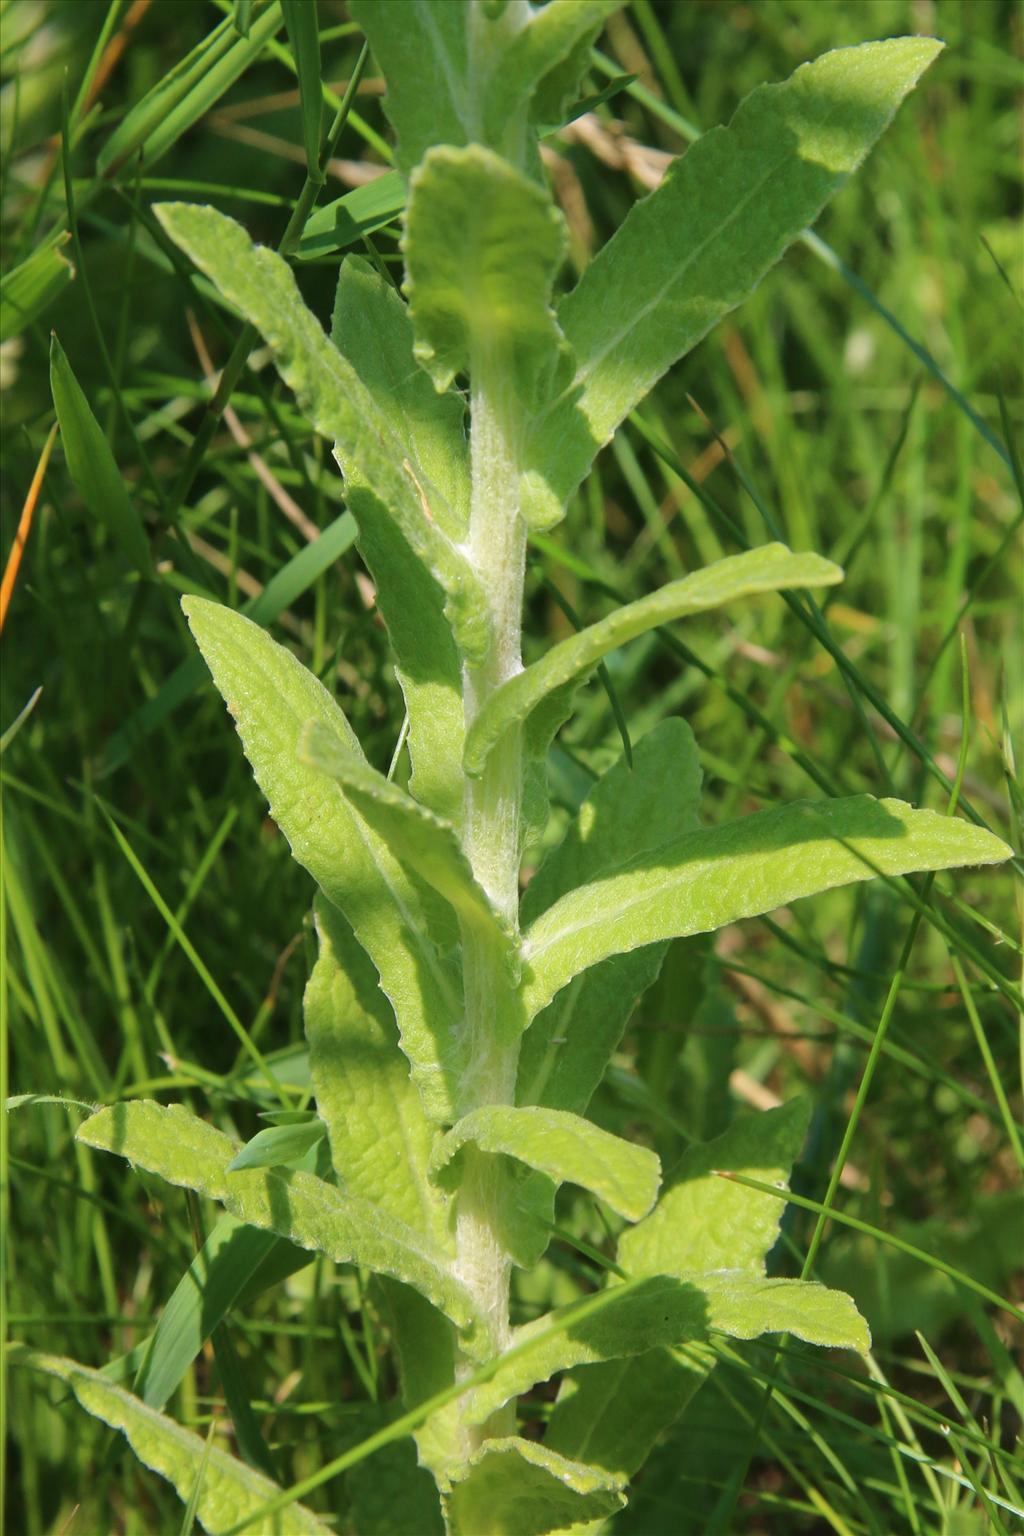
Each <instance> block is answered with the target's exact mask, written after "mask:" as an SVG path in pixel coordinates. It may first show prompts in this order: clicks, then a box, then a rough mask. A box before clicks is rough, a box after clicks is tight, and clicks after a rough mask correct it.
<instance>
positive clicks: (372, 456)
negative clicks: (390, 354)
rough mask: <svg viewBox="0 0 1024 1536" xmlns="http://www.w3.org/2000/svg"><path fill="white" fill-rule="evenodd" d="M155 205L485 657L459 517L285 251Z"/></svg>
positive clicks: (474, 650)
mask: <svg viewBox="0 0 1024 1536" xmlns="http://www.w3.org/2000/svg"><path fill="white" fill-rule="evenodd" d="M154 212H155V213H156V215H157V217H158V218H159V220H160V222H161V224H162V225H163V227H164V229H165V230H166V232H167V234H168V235H169V236H170V238H171V239H172V240H173V241H174V242H175V244H176V245H178V246H180V248H181V249H182V250H183V251H185V253H186V255H188V256H189V257H190V258H191V260H192V261H193V262H194V263H195V264H196V266H198V267H199V268H200V270H201V271H203V272H204V273H205V274H206V275H207V276H208V277H209V278H210V279H211V280H212V281H213V282H214V283H216V285H217V287H218V288H219V289H220V291H221V293H222V294H223V295H224V297H225V298H226V299H228V300H229V301H230V302H231V303H232V304H233V305H235V306H236V307H237V308H238V309H239V311H240V312H241V313H242V314H243V315H244V316H245V318H246V319H247V320H248V321H249V323H250V324H251V325H253V326H255V328H256V329H257V330H258V331H259V332H260V334H261V335H262V336H263V338H264V340H265V341H266V342H267V345H268V346H269V347H270V349H271V351H272V353H273V354H274V360H275V363H276V365H277V369H278V372H279V373H280V374H281V377H282V378H283V379H284V381H285V383H286V384H287V385H288V386H289V388H290V389H292V390H293V391H294V392H295V395H296V397H297V398H298V400H299V403H300V405H301V406H302V408H303V410H304V411H305V412H306V413H307V415H308V416H309V418H310V421H311V422H312V424H313V426H314V427H315V428H316V430H317V431H318V432H319V433H321V435H322V436H324V437H326V438H327V439H328V440H330V441H333V442H334V443H335V444H336V449H337V453H338V457H339V459H340V461H341V464H342V468H343V470H344V471H345V473H346V474H349V473H352V472H355V474H356V475H357V476H358V478H359V479H360V480H362V481H365V483H366V484H368V485H369V486H370V488H371V489H372V490H373V492H374V494H375V495H377V496H379V497H380V499H381V501H382V502H383V503H384V505H385V506H386V507H387V509H388V512H389V513H390V515H391V516H392V517H393V518H394V519H395V521H396V523H397V525H398V526H399V528H400V529H401V531H402V534H403V536H404V537H405V539H406V540H407V542H408V544H409V547H410V548H411V549H412V550H414V551H415V553H416V555H417V556H418V558H419V559H420V560H422V561H423V563H424V565H425V566H426V568H427V569H428V570H429V571H430V573H431V574H432V576H433V577H434V579H435V580H436V581H437V582H438V585H439V586H440V587H441V588H442V590H443V591H444V593H445V596H446V599H447V611H448V615H449V619H450V622H451V624H452V627H453V629H454V631H455V633H456V637H457V638H458V639H459V642H460V644H461V645H462V646H463V648H464V650H465V651H466V653H467V655H471V656H473V657H475V658H479V657H482V656H483V655H484V654H485V653H486V649H487V644H488V626H487V615H486V604H485V600H484V597H483V594H482V592H481V591H480V586H479V582H478V581H477V578H476V575H475V573H474V572H473V570H472V569H471V567H470V566H469V564H468V562H467V561H466V559H465V558H464V556H463V555H462V554H461V553H460V551H459V550H458V548H457V543H456V541H457V540H458V538H459V536H460V533H461V531H462V530H461V526H460V523H459V520H458V516H457V514H456V513H455V512H454V511H453V509H452V508H451V507H449V505H448V503H447V501H446V499H445V498H444V496H443V495H442V494H441V492H440V491H439V490H437V488H436V487H434V486H432V485H431V484H430V482H429V479H428V477H427V475H426V472H425V471H424V470H423V468H422V466H415V465H412V464H410V463H409V460H408V456H407V455H406V454H405V453H404V451H403V448H402V444H401V442H400V441H399V440H398V439H396V436H395V433H394V431H393V429H392V426H391V423H390V422H389V420H388V418H387V416H386V414H384V413H382V412H381V411H380V410H379V409H378V407H377V405H376V403H375V401H374V399H373V397H372V396H371V394H370V392H369V390H367V389H366V387H365V386H364V385H363V383H362V382H361V380H360V379H359V377H358V375H357V374H356V372H355V369H354V368H353V367H352V366H351V364H350V363H349V362H348V360H347V359H346V358H345V357H343V356H342V354H341V353H339V352H338V350H337V348H336V347H333V346H332V345H331V343H330V341H329V339H328V337H327V336H325V334H324V332H323V329H322V328H321V326H320V323H319V321H318V320H316V318H315V317H314V316H313V315H312V314H311V313H310V311H309V310H308V309H307V308H306V306H305V304H304V303H303V301H302V298H301V296H300V294H299V291H298V288H297V287H296V284H295V279H294V277H293V275H292V271H291V268H290V267H289V266H288V263H287V262H286V261H285V260H284V259H283V258H282V257H281V256H279V255H278V254H277V252H276V251H271V250H269V249H267V248H266V247H264V246H254V245H253V243H252V241H251V240H250V239H249V237H248V235H247V234H246V232H245V230H243V229H242V227H241V226H240V225H239V224H236V223H235V221H234V219H229V218H226V217H225V216H224V215H223V214H220V213H217V212H216V211H215V210H214V209H212V208H204V207H193V206H191V205H190V204H187V203H161V204H157V205H156V206H155V208H154Z"/></svg>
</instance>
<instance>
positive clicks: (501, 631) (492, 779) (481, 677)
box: [456, 356, 526, 1440]
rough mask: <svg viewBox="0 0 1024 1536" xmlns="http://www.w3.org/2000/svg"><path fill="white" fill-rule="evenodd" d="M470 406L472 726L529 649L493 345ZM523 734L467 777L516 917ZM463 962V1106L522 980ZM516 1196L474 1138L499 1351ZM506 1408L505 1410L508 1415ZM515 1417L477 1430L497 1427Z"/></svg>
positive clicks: (483, 1301)
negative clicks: (479, 620) (486, 612)
mask: <svg viewBox="0 0 1024 1536" xmlns="http://www.w3.org/2000/svg"><path fill="white" fill-rule="evenodd" d="M474 363H475V366H474V369H473V400H472V406H473V415H472V444H471V449H472V472H473V500H472V510H471V515H470V535H469V555H470V558H471V560H472V562H473V566H474V568H475V570H476V572H477V575H478V576H479V578H480V580H481V583H482V585H483V587H484V590H485V592H486V593H487V597H488V602H489V606H490V613H491V644H490V649H489V651H488V654H487V657H486V659H485V660H484V661H483V662H481V663H480V664H479V665H477V666H468V665H467V666H466V667H465V669H464V673H463V698H464V705H465V716H466V725H467V727H468V726H469V725H470V724H471V722H472V720H473V719H474V717H475V715H476V714H477V713H478V711H479V710H480V709H481V708H482V707H483V705H484V704H485V703H486V702H487V700H488V698H489V697H490V696H491V694H492V693H493V692H494V690H495V689H496V688H499V687H500V686H501V684H502V683H504V682H507V681H508V679H509V678H511V677H514V676H515V675H516V673H517V672H520V671H521V670H522V656H521V650H520V643H521V626H522V601H523V572H524V566H525V560H526V530H525V526H524V524H523V521H522V518H521V517H520V515H519V492H518V486H519V468H518V457H519V455H518V448H517V441H516V439H517V434H518V409H517V407H516V406H515V405H514V404H510V403H509V401H508V400H507V397H506V395H505V393H504V391H503V388H502V382H503V381H502V376H501V374H502V370H501V368H500V365H498V364H497V363H496V361H495V360H492V359H489V358H487V357H486V356H481V357H478V358H476V359H474ZM522 779H523V769H522V746H521V741H520V737H519V733H518V732H509V733H508V736H507V737H506V741H505V743H504V744H503V746H502V747H501V748H500V749H499V750H498V751H495V752H494V753H492V754H491V758H490V761H489V762H488V765H487V769H486V771H485V773H484V775H483V776H482V777H481V778H480V779H467V781H466V792H465V793H466V800H465V834H464V838H465V849H466V854H467V856H468V858H469V861H470V863H471V865H472V867H473V872H474V874H475V875H476V877H477V879H478V880H479V882H480V884H481V885H482V886H483V888H484V890H485V891H486V892H487V894H488V895H489V896H490V898H491V901H492V902H493V903H494V906H495V909H496V910H497V911H498V912H499V913H500V914H501V916H502V917H503V918H504V919H505V921H506V922H507V923H508V924H509V925H510V926H511V927H513V928H514V927H515V926H516V923H517V920H518V911H519V836H520V832H519V822H520V810H521V801H522ZM463 974H464V984H465V1000H466V1029H467V1034H468V1039H469V1046H470V1049H469V1068H468V1071H467V1074H466V1080H465V1082H464V1084H463V1092H462V1096H461V1098H462V1101H461V1104H460V1109H461V1111H462V1113H467V1112H468V1111H469V1110H471V1109H474V1108H477V1107H479V1106H480V1105H484V1104H510V1103H512V1102H513V1100H514V1097H515V1076H516V1066H517V1062H518V1057H519V1042H518V1040H517V1039H516V1040H512V1041H509V1040H508V1038H507V1031H503V1030H502V1020H503V1018H504V1016H505V1014H506V1011H507V1004H508V1002H509V999H510V994H511V990H512V987H513V985H514V983H513V978H512V977H511V975H510V973H509V971H508V967H507V963H506V960H505V957H504V955H503V954H502V952H501V950H500V948H498V947H497V946H496V945H494V944H493V943H489V942H487V941H486V940H480V939H478V938H477V937H476V936H475V935H474V934H473V933H471V932H470V931H469V929H468V927H467V928H466V929H465V930H464V932H463ZM507 1199H508V1187H507V1182H506V1175H505V1170H504V1166H503V1163H502V1160H501V1159H498V1158H494V1157H488V1156H487V1155H486V1154H483V1153H480V1152H477V1151H475V1150H474V1149H473V1148H472V1147H467V1148H466V1150H465V1152H464V1153H463V1178H462V1183H461V1187H460V1190H459V1200H458V1217H457V1226H456V1247H457V1259H456V1269H457V1273H458V1275H459V1278H460V1279H461V1280H462V1281H463V1283H464V1284H465V1285H466V1286H467V1287H468V1289H469V1290H470V1292H471V1293H472V1295H473V1296H474V1298H475V1299H476V1302H477V1305H478V1307H479V1308H480V1311H481V1313H482V1315H483V1316H484V1318H485V1319H486V1320H487V1323H488V1327H489V1331H490V1336H491V1337H490V1342H491V1347H492V1349H493V1350H494V1352H498V1351H500V1350H501V1349H503V1348H504V1347H505V1346H506V1345H507V1343H508V1339H509V1323H508V1289H509V1272H510V1268H511V1265H510V1260H509V1257H508V1254H507V1252H506V1249H505V1245H504V1242H503V1240H502V1236H501V1232H502V1221H501V1218H502V1206H503V1203H504V1202H506V1201H507ZM505 1417H507V1415H505ZM509 1427H510V1426H508V1425H507V1424H504V1423H503V1424H502V1425H500V1426H498V1425H491V1426H488V1427H485V1429H483V1430H480V1431H476V1432H474V1433H475V1437H476V1438H477V1439H478V1440H479V1439H483V1438H485V1437H486V1434H487V1433H488V1432H494V1430H495V1429H498V1428H500V1429H501V1430H503V1431H504V1432H505V1433H507V1432H508V1429H509Z"/></svg>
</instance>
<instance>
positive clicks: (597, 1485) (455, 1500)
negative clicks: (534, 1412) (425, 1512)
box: [444, 1436, 626, 1536]
mask: <svg viewBox="0 0 1024 1536" xmlns="http://www.w3.org/2000/svg"><path fill="white" fill-rule="evenodd" d="M625 1502H626V1500H625V1496H624V1495H623V1493H622V1489H621V1484H620V1483H619V1481H618V1480H617V1479H614V1478H610V1477H608V1476H607V1475H606V1474H603V1473H601V1472H599V1471H597V1470H596V1469H595V1468H593V1467H587V1466H583V1465H582V1464H581V1463H579V1462H575V1461H567V1460H566V1458H565V1457H564V1456H559V1455H557V1454H556V1453H555V1452H553V1451H550V1450H548V1449H547V1448H546V1447H545V1446H542V1445H537V1444H536V1443H535V1442H534V1441H532V1440H521V1439H519V1438H518V1437H516V1436H509V1437H508V1438H506V1439H492V1440H487V1441H486V1442H485V1443H484V1444H483V1445H482V1446H481V1447H480V1449H479V1450H478V1451H477V1452H475V1454H474V1455H473V1457H472V1458H471V1460H470V1461H469V1463H468V1464H467V1465H466V1467H465V1468H464V1469H463V1470H462V1473H461V1475H460V1476H459V1480H458V1481H457V1482H456V1483H455V1484H454V1485H453V1487H452V1488H451V1490H450V1492H449V1493H448V1494H447V1495H446V1497H445V1500H444V1504H445V1514H446V1517H447V1526H448V1530H449V1531H450V1533H451V1536H545V1533H546V1532H548V1531H556V1530H568V1529H570V1528H571V1529H572V1530H574V1531H581V1530H582V1527H583V1525H584V1523H587V1524H589V1523H590V1522H592V1521H595V1520H603V1519H604V1518H605V1517H606V1516H609V1515H613V1514H614V1513H615V1511H616V1510H619V1509H621V1508H622V1507H623V1505H624V1504H625Z"/></svg>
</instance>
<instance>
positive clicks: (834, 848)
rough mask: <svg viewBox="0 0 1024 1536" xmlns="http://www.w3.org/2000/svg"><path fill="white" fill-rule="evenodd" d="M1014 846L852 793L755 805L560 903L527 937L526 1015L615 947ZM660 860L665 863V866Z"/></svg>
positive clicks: (976, 860)
mask: <svg viewBox="0 0 1024 1536" xmlns="http://www.w3.org/2000/svg"><path fill="white" fill-rule="evenodd" d="M1010 852H1011V850H1010V849H1009V848H1007V846H1006V844H1005V843H1003V842H1002V841H1001V839H999V838H998V837H995V836H994V835H993V834H992V833H991V832H987V831H985V830H983V829H982V828H980V827H975V826H972V825H971V824H970V823H969V822H964V821H960V820H956V819H953V818H950V817H947V816H940V815H938V814H937V813H936V812H934V811H920V810H914V809H912V808H911V807H910V806H907V805H904V804H903V803H902V802H901V801H898V800H875V799H874V798H873V797H872V796H871V795H856V796H853V797H852V798H850V799H847V800H833V801H824V802H820V803H811V802H798V803H796V804H794V805H791V806H785V807H782V808H781V809H778V810H772V811H759V812H757V813H755V814H754V815H752V816H746V817H743V818H742V819H741V820H740V821H735V822H730V823H728V824H726V825H725V826H722V827H714V828H710V829H704V830H701V831H698V832H693V833H689V834H686V835H685V836H683V837H681V838H678V839H676V840H675V842H673V843H671V844H668V845H666V847H665V848H664V849H662V850H661V851H660V853H658V854H652V855H647V856H646V859H647V865H646V867H645V863H644V859H643V858H641V859H640V860H639V861H637V862H636V863H635V864H634V865H633V866H626V867H625V868H623V869H622V870H620V871H618V872H617V873H613V874H609V875H607V876H605V877H604V878H602V879H600V880H597V881H594V882H592V883H591V884H590V885H587V886H584V887H582V889H580V890H577V891H575V892H573V893H572V895H571V896H569V897H563V898H562V899H561V900H560V901H558V902H556V903H555V904H554V906H553V907H551V908H550V909H549V910H548V911H547V912H545V913H544V914H543V915H542V916H541V917H540V918H538V919H537V920H536V922H534V924H533V925H532V927H531V928H530V929H529V930H528V932H527V934H526V936H525V939H524V944H523V958H524V960H525V962H526V963H527V965H528V966H529V967H530V968H531V969H532V973H533V974H532V976H531V977H530V978H529V979H527V980H526V981H525V982H524V1001H525V1005H526V1011H527V1016H528V1017H530V1016H532V1015H533V1014H535V1013H537V1012H538V1011H539V1010H540V1009H541V1008H542V1007H545V1006H546V1005H547V1003H549V1002H550V1000H551V998H552V997H554V995H555V994H556V992H558V991H559V990H560V989H561V987H563V986H565V985H566V983H567V982H568V981H571V980H572V977H573V976H575V975H577V974H579V972H580V971H583V970H586V969H587V968H588V967H589V966H590V965H595V964H597V963H598V962H599V961H600V960H603V959H605V958H606V957H607V956H608V955H610V954H617V953H623V952H626V951H630V950H633V949H636V948H638V947H640V946H641V945H644V944H651V943H656V942H658V941H659V940H661V939H666V938H670V937H679V938H681V937H686V936H688V935H690V934H694V933H711V932H714V931H715V930H716V929H717V928H721V927H723V926H724V925H725V924H726V923H731V922H736V921H738V920H739V919H740V918H744V917H754V916H757V915H758V914H760V913H762V912H770V911H773V910H774V909H775V908H777V907H781V906H785V905H787V904H788V903H789V902H791V901H797V900H799V899H801V898H802V897H804V896H812V895H815V894H817V893H819V892H821V891H826V890H833V889H835V888H836V887H838V886H842V885H851V884H854V883H856V882H858V881H861V880H866V879H870V878H872V877H873V876H874V875H875V874H876V873H880V874H883V875H888V876H895V875H904V874H911V873H917V872H920V871H924V870H933V869H950V868H956V867H958V866H960V865H965V864H992V863H1000V862H1002V861H1003V860H1004V859H1007V858H1009V857H1010ZM659 869H660V873H659Z"/></svg>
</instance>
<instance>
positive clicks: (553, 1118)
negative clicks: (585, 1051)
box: [434, 1104, 661, 1221]
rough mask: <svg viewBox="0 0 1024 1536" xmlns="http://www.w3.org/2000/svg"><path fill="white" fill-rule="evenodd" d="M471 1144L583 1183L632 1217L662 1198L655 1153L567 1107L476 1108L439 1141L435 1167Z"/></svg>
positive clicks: (556, 1176)
mask: <svg viewBox="0 0 1024 1536" xmlns="http://www.w3.org/2000/svg"><path fill="white" fill-rule="evenodd" d="M467 1142H472V1143H473V1144H474V1145H475V1146H477V1147H479V1149H480V1150H481V1151H482V1152H491V1153H504V1154H505V1155H506V1156H508V1157H513V1158H516V1159H517V1160H518V1161H519V1162H521V1163H526V1164H527V1165H528V1166H529V1167H530V1168H535V1169H537V1171H538V1172H540V1173H546V1174H548V1175H550V1177H551V1178H553V1179H556V1180H558V1181H559V1182H564V1183H570V1184H579V1185H580V1186H581V1188H583V1189H589V1190H590V1191H591V1193H592V1194H595V1195H597V1197H598V1199H599V1200H603V1201H604V1202H605V1204H606V1205H610V1206H611V1208H612V1210H613V1211H617V1212H618V1214H619V1215H620V1216H625V1217H626V1219H627V1220H628V1221H639V1220H640V1218H641V1217H643V1216H646V1214H647V1212H648V1211H649V1210H650V1209H651V1207H652V1205H653V1204H654V1202H655V1199H656V1198H657V1194H658V1184H659V1183H660V1181H661V1164H660V1163H659V1162H658V1159H657V1157H656V1156H655V1154H654V1153H653V1152H650V1151H649V1150H648V1149H647V1148H646V1147H637V1146H633V1145H632V1143H631V1142H628V1141H623V1139H622V1137H621V1136H612V1135H610V1134H609V1132H608V1131H602V1130H601V1129H600V1127H599V1126H596V1125H593V1124H592V1123H591V1122H590V1121H589V1120H584V1119H583V1118H582V1117H581V1116H580V1115H570V1114H566V1113H565V1111H564V1110H559V1109H538V1108H525V1109H514V1108H512V1107H511V1106H510V1105H503V1104H492V1105H487V1106H484V1107H483V1108H480V1109H474V1110H471V1111H470V1113H469V1114H468V1115H464V1116H463V1118H462V1119H461V1120H459V1121H458V1122H457V1124H456V1125H454V1126H453V1127H452V1129H451V1130H450V1131H449V1132H448V1133H447V1135H446V1136H444V1137H443V1138H442V1139H441V1141H440V1142H439V1143H438V1145H437V1150H436V1152H435V1154H434V1167H435V1169H440V1168H443V1167H444V1166H445V1165H446V1164H447V1163H448V1162H450V1161H451V1159H452V1158H453V1157H454V1156H455V1155H456V1153H457V1152H458V1151H459V1149H460V1148H461V1147H463V1146H465V1144H466V1143H467Z"/></svg>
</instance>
